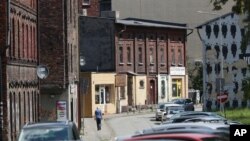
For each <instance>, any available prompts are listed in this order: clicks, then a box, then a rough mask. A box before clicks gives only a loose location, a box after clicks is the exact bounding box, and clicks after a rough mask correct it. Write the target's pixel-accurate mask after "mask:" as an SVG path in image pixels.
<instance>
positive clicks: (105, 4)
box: [100, 0, 111, 11]
mask: <svg viewBox="0 0 250 141" xmlns="http://www.w3.org/2000/svg"><path fill="white" fill-rule="evenodd" d="M100 11H111V0H100Z"/></svg>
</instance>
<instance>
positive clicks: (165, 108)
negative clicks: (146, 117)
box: [155, 102, 183, 120]
mask: <svg viewBox="0 0 250 141" xmlns="http://www.w3.org/2000/svg"><path fill="white" fill-rule="evenodd" d="M173 107H178V108H173ZM182 107H183V106H182V105H179V104H174V103H172V102H168V103H160V104H158V107H157V109H156V113H155V119H156V120H166V119H167V115H168V114H169V115H172V114H174V113H176V110H171V109H181V108H182ZM173 111H174V112H173Z"/></svg>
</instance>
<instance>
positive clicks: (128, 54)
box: [127, 47, 131, 63]
mask: <svg viewBox="0 0 250 141" xmlns="http://www.w3.org/2000/svg"><path fill="white" fill-rule="evenodd" d="M127 57H128V63H131V49H130V47H127Z"/></svg>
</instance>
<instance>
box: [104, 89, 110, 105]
mask: <svg viewBox="0 0 250 141" xmlns="http://www.w3.org/2000/svg"><path fill="white" fill-rule="evenodd" d="M110 98H111V97H110V87H109V86H106V87H105V100H106V103H110Z"/></svg>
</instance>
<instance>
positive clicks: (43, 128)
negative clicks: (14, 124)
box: [18, 121, 80, 141]
mask: <svg viewBox="0 0 250 141" xmlns="http://www.w3.org/2000/svg"><path fill="white" fill-rule="evenodd" d="M58 140H77V141H80V135H79V132H78V130H77V127H76V125H75V123H74V122H71V121H53V122H38V123H27V124H26V125H24V126H23V128H22V130H21V132H20V135H19V138H18V141H58Z"/></svg>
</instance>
